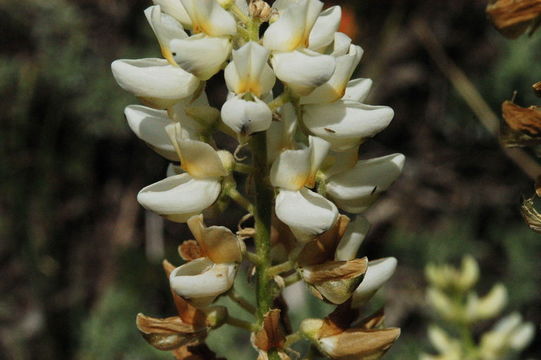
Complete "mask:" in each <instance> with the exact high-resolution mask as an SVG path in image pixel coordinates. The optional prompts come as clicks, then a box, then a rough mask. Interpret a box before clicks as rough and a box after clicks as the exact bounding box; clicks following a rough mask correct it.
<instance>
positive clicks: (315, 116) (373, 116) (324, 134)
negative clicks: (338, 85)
mask: <svg viewBox="0 0 541 360" xmlns="http://www.w3.org/2000/svg"><path fill="white" fill-rule="evenodd" d="M303 109H304V112H303V122H304V125H305V126H306V128H307V129H308V130H309V131H310V132H311V133H312V134H313V135H316V136H319V137H321V138H323V139H325V140H327V141H328V142H330V143H331V144H332V145H333V146H332V149H333V150H336V151H344V150H347V149H349V148H351V147H353V146H356V145H359V144H360V143H361V140H362V139H364V138H368V137H372V136H374V135H376V134H377V133H378V132H380V131H382V130H383V129H385V128H386V127H387V126H388V125H389V124H390V123H391V120H392V118H393V116H394V112H393V109H391V108H390V107H388V106H371V105H364V104H360V103H357V102H352V101H337V102H335V103H332V104H321V105H319V104H311V105H305V106H304V108H303Z"/></svg>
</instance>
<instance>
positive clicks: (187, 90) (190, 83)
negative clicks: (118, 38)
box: [111, 59, 199, 107]
mask: <svg viewBox="0 0 541 360" xmlns="http://www.w3.org/2000/svg"><path fill="white" fill-rule="evenodd" d="M111 70H112V71H113V75H114V77H115V80H116V81H117V83H118V85H120V87H121V88H123V89H124V90H126V91H129V92H131V93H133V94H134V95H136V96H138V97H142V98H148V99H149V101H150V100H154V99H158V100H162V99H163V100H164V101H160V104H161V105H166V107H167V106H171V105H173V104H175V103H176V102H178V101H179V100H180V99H182V98H185V97H188V96H190V95H192V94H193V93H194V92H195V90H197V88H198V86H199V80H198V79H197V78H196V77H195V76H193V75H192V74H190V73H188V72H186V71H184V70H182V69H181V68H179V67H175V66H172V65H169V63H168V62H167V60H164V59H139V60H115V61H113V63H112V64H111Z"/></svg>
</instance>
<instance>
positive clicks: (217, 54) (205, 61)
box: [170, 34, 231, 80]
mask: <svg viewBox="0 0 541 360" xmlns="http://www.w3.org/2000/svg"><path fill="white" fill-rule="evenodd" d="M170 47H171V52H172V53H173V58H174V59H175V61H176V62H177V63H178V64H179V66H180V67H181V68H183V69H184V70H186V71H188V72H190V73H192V74H194V75H195V76H197V77H198V78H199V79H201V80H208V79H210V78H211V77H212V76H213V75H214V74H216V73H217V72H218V71H220V69H221V68H222V65H223V63H224V62H225V61H226V60H227V58H228V57H229V53H230V52H231V41H230V40H229V39H228V38H226V37H208V36H205V35H203V34H199V35H194V36H190V37H189V38H187V39H177V40H173V41H171V43H170Z"/></svg>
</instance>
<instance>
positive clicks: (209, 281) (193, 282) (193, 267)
mask: <svg viewBox="0 0 541 360" xmlns="http://www.w3.org/2000/svg"><path fill="white" fill-rule="evenodd" d="M236 273H237V265H236V264H214V263H213V262H212V261H210V260H209V259H207V258H199V259H195V260H192V261H190V262H188V263H186V264H184V265H182V266H179V267H177V268H176V269H175V270H173V271H172V272H171V274H170V275H169V284H170V286H171V289H172V290H173V291H174V292H175V293H176V294H177V295H179V296H182V297H183V298H186V299H189V300H191V301H192V302H193V303H194V304H195V305H196V306H200V307H201V306H204V305H208V304H210V303H212V302H213V301H214V299H215V298H216V297H217V296H219V295H221V294H223V293H225V292H226V291H228V290H229V289H230V288H231V286H233V282H234V280H235V275H236ZM198 300H199V301H198Z"/></svg>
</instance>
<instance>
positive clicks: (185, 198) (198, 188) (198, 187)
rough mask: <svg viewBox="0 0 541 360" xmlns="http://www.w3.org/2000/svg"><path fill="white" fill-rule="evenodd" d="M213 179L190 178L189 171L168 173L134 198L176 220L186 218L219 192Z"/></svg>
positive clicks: (215, 197) (212, 199)
mask: <svg viewBox="0 0 541 360" xmlns="http://www.w3.org/2000/svg"><path fill="white" fill-rule="evenodd" d="M220 190H221V185H220V182H219V181H218V180H217V179H194V178H192V177H191V176H190V175H189V174H187V173H184V174H180V175H175V176H170V177H168V178H165V179H163V180H161V181H158V182H157V183H154V184H152V185H149V186H147V187H145V188H143V189H142V190H141V191H139V194H137V201H139V203H140V204H141V205H142V206H143V207H144V208H146V209H148V210H152V211H154V212H156V213H158V214H160V215H163V216H165V217H167V218H168V219H170V220H172V221H176V222H186V221H187V220H188V219H189V218H190V217H191V216H193V215H198V214H200V213H202V212H203V210H205V209H206V208H208V207H209V206H210V205H212V204H213V203H214V202H215V201H216V199H217V198H218V195H220Z"/></svg>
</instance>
